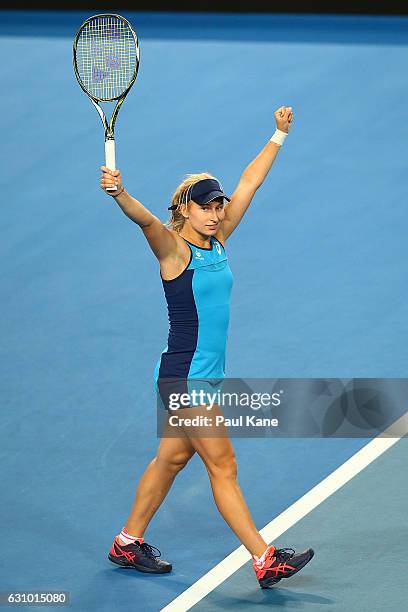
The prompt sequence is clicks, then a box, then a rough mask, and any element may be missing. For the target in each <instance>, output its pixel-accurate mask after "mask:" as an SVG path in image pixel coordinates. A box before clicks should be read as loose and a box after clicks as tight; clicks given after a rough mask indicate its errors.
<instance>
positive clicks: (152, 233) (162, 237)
mask: <svg viewBox="0 0 408 612" xmlns="http://www.w3.org/2000/svg"><path fill="white" fill-rule="evenodd" d="M101 170H102V176H101V188H102V189H103V191H104V192H105V193H106V194H108V195H109V197H112V198H115V200H116V202H117V204H118V205H119V207H120V208H121V209H122V211H123V212H124V213H125V215H126V216H127V217H129V219H131V220H132V221H133V222H134V223H136V224H137V225H139V227H140V228H141V230H142V231H143V233H144V235H145V237H146V239H147V241H148V243H149V246H150V248H151V249H152V251H153V253H154V254H155V255H156V257H157V259H158V260H159V261H164V260H165V259H167V258H169V257H171V256H172V255H175V254H176V253H177V252H178V242H177V238H176V237H175V235H174V232H172V231H171V230H169V229H168V228H167V227H165V225H163V223H162V222H161V221H160V219H158V218H157V217H156V216H155V215H153V213H151V212H150V210H148V209H147V208H146V207H145V206H143V204H142V203H141V202H139V200H136V198H134V197H132V196H131V195H130V194H129V193H128V192H127V191H126V189H125V188H124V186H123V183H122V175H121V173H120V171H119V170H109V168H107V167H106V166H102V168H101ZM107 187H116V188H117V189H116V191H108V192H107V191H106V188H107Z"/></svg>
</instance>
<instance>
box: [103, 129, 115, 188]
mask: <svg viewBox="0 0 408 612" xmlns="http://www.w3.org/2000/svg"><path fill="white" fill-rule="evenodd" d="M105 166H106V167H107V168H109V170H116V159H115V141H114V140H113V138H107V139H106V140H105ZM106 191H116V187H107V188H106Z"/></svg>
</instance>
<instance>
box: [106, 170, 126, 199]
mask: <svg viewBox="0 0 408 612" xmlns="http://www.w3.org/2000/svg"><path fill="white" fill-rule="evenodd" d="M101 171H102V175H101V189H103V190H104V192H105V193H106V194H107V195H110V196H113V197H115V196H117V195H119V194H120V193H122V191H123V184H122V175H121V173H120V171H119V170H109V168H107V167H106V166H101ZM107 187H116V189H115V191H106V188H107Z"/></svg>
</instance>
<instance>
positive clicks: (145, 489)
mask: <svg viewBox="0 0 408 612" xmlns="http://www.w3.org/2000/svg"><path fill="white" fill-rule="evenodd" d="M194 453H195V449H194V447H193V445H192V444H191V442H190V441H189V439H188V438H187V437H186V436H185V435H183V433H182V432H181V436H180V437H178V438H164V437H163V438H162V439H161V441H160V444H159V448H158V451H157V454H156V457H155V458H154V459H153V460H152V461H151V462H150V464H149V465H148V467H147V468H146V470H145V472H144V474H143V476H142V477H141V479H140V481H139V485H138V487H137V490H136V497H135V500H134V503H133V507H132V510H131V512H130V515H129V518H128V520H127V522H126V525H125V527H126V530H127V531H128V533H130V534H131V535H133V536H136V537H143V534H144V531H145V529H146V527H147V525H148V524H149V522H150V520H151V518H152V517H153V515H154V513H155V512H156V510H157V509H158V508H159V506H160V504H161V503H162V501H163V500H164V498H165V497H166V495H167V493H168V491H169V489H170V487H171V485H172V484H173V481H174V479H175V477H176V475H177V474H178V473H179V472H180V470H182V469H183V467H184V466H185V465H186V464H187V462H188V461H189V460H190V459H191V457H192V456H193V455H194Z"/></svg>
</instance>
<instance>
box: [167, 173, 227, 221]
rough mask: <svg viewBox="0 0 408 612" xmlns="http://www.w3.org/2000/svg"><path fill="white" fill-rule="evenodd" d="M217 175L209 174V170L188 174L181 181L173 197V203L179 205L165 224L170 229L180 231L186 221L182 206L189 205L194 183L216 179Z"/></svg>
mask: <svg viewBox="0 0 408 612" xmlns="http://www.w3.org/2000/svg"><path fill="white" fill-rule="evenodd" d="M214 178H215V176H213V175H212V174H208V172H200V173H198V174H187V175H186V178H185V179H184V181H182V182H181V183H180V185H179V186H178V187H177V189H176V191H175V192H174V193H173V196H172V198H171V203H172V205H175V206H177V208H175V209H174V210H172V211H171V217H170V219H169V220H168V221H167V223H166V224H165V225H166V227H168V228H169V229H172V230H174V231H175V232H180V231H181V229H182V227H183V226H184V223H185V218H184V217H183V215H182V214H181V208H182V207H183V206H187V204H188V203H189V201H190V200H191V198H190V193H191V189H192V187H193V185H195V184H196V183H198V182H199V181H202V180H204V179H214Z"/></svg>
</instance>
